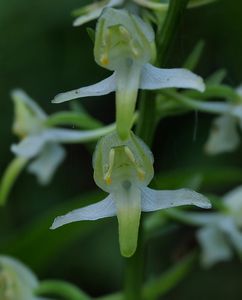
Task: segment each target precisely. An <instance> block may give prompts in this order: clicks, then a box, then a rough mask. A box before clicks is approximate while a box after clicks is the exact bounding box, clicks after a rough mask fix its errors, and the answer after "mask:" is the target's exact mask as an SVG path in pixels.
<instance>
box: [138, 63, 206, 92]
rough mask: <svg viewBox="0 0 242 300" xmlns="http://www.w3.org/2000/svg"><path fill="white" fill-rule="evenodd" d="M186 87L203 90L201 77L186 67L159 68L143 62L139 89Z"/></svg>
mask: <svg viewBox="0 0 242 300" xmlns="http://www.w3.org/2000/svg"><path fill="white" fill-rule="evenodd" d="M164 88H186V89H195V90H198V91H200V92H204V90H205V85H204V82H203V79H202V77H200V76H198V75H196V74H194V73H192V72H191V71H189V70H186V69H160V68H157V67H154V66H152V65H151V64H148V63H147V64H145V65H144V66H143V68H142V72H141V81H140V89H143V90H156V89H164Z"/></svg>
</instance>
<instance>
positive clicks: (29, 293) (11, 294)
mask: <svg viewBox="0 0 242 300" xmlns="http://www.w3.org/2000/svg"><path fill="white" fill-rule="evenodd" d="M37 287H38V280H37V278H36V276H35V275H34V274H33V273H32V272H31V271H30V270H29V269H28V268H27V267H26V266H25V265H23V264H22V263H21V262H19V261H17V260H15V259H13V258H10V257H7V256H2V255H1V256H0V299H1V300H37V299H39V300H40V298H37V297H35V296H34V290H35V289H36V288H37Z"/></svg>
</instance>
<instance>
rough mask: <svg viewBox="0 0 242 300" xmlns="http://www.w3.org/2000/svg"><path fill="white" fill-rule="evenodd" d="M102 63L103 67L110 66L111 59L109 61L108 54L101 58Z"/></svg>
mask: <svg viewBox="0 0 242 300" xmlns="http://www.w3.org/2000/svg"><path fill="white" fill-rule="evenodd" d="M100 62H101V64H102V65H104V66H107V65H108V64H109V59H108V55H107V53H105V54H102V56H101V58H100Z"/></svg>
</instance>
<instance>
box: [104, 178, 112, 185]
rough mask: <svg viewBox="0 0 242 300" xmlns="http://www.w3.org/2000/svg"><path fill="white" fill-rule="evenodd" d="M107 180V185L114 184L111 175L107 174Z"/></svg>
mask: <svg viewBox="0 0 242 300" xmlns="http://www.w3.org/2000/svg"><path fill="white" fill-rule="evenodd" d="M105 181H106V184H107V185H111V184H112V178H111V176H105Z"/></svg>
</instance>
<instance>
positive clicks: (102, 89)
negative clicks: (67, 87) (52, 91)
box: [51, 73, 116, 103]
mask: <svg viewBox="0 0 242 300" xmlns="http://www.w3.org/2000/svg"><path fill="white" fill-rule="evenodd" d="M115 88H116V86H115V73H113V74H112V75H111V76H110V77H108V78H106V79H104V80H102V81H100V82H98V83H95V84H92V85H89V86H85V87H82V88H79V89H75V90H72V91H69V92H65V93H60V94H58V95H56V96H55V97H54V99H53V100H52V101H51V102H52V103H62V102H65V101H69V100H73V99H77V98H83V97H91V96H102V95H107V94H109V93H111V92H113V91H115Z"/></svg>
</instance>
